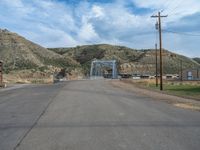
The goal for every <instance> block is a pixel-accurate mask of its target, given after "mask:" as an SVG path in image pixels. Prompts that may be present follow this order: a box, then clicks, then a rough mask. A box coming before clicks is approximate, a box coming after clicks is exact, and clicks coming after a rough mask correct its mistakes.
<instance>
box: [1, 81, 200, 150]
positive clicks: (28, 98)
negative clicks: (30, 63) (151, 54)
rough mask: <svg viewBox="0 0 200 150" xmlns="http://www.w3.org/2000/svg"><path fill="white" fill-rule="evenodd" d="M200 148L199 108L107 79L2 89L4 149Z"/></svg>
mask: <svg viewBox="0 0 200 150" xmlns="http://www.w3.org/2000/svg"><path fill="white" fill-rule="evenodd" d="M199 149H200V113H199V112H195V111H191V110H185V109H181V108H176V107H174V106H172V105H169V104H166V103H164V102H161V101H158V100H156V101H155V100H153V99H152V98H149V97H147V96H143V95H139V94H138V93H133V92H127V91H123V90H121V89H118V88H114V87H112V86H111V85H110V84H109V83H108V81H106V80H86V81H71V82H63V83H57V84H54V85H38V86H36V85H34V86H33V85H31V86H25V87H21V88H18V89H11V90H6V91H1V90H0V150H199Z"/></svg>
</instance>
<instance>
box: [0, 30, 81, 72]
mask: <svg viewBox="0 0 200 150" xmlns="http://www.w3.org/2000/svg"><path fill="white" fill-rule="evenodd" d="M0 60H3V62H4V68H5V69H6V70H22V69H33V68H36V69H37V68H44V67H60V68H63V67H67V66H74V65H78V63H77V62H76V61H74V60H73V59H71V58H69V57H64V56H62V55H59V54H57V53H55V52H53V51H49V50H48V49H46V48H44V47H41V46H39V45H37V44H35V43H33V42H31V41H29V40H27V39H25V38H23V37H22V36H19V35H18V34H16V33H12V32H9V31H8V30H2V29H0Z"/></svg>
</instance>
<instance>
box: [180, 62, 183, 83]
mask: <svg viewBox="0 0 200 150" xmlns="http://www.w3.org/2000/svg"><path fill="white" fill-rule="evenodd" d="M180 63H181V64H180V65H181V81H183V61H182V60H181V62H180Z"/></svg>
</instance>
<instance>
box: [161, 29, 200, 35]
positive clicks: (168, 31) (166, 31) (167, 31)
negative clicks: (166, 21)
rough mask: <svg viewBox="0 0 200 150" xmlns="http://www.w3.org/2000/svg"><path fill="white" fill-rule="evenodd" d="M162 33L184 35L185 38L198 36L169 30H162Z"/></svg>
mask: <svg viewBox="0 0 200 150" xmlns="http://www.w3.org/2000/svg"><path fill="white" fill-rule="evenodd" d="M163 32H165V33H173V34H180V35H185V36H200V34H192V33H185V32H177V31H170V30H163Z"/></svg>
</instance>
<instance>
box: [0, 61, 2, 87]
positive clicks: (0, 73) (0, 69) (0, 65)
mask: <svg viewBox="0 0 200 150" xmlns="http://www.w3.org/2000/svg"><path fill="white" fill-rule="evenodd" d="M1 86H3V62H2V61H0V87H1Z"/></svg>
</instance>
